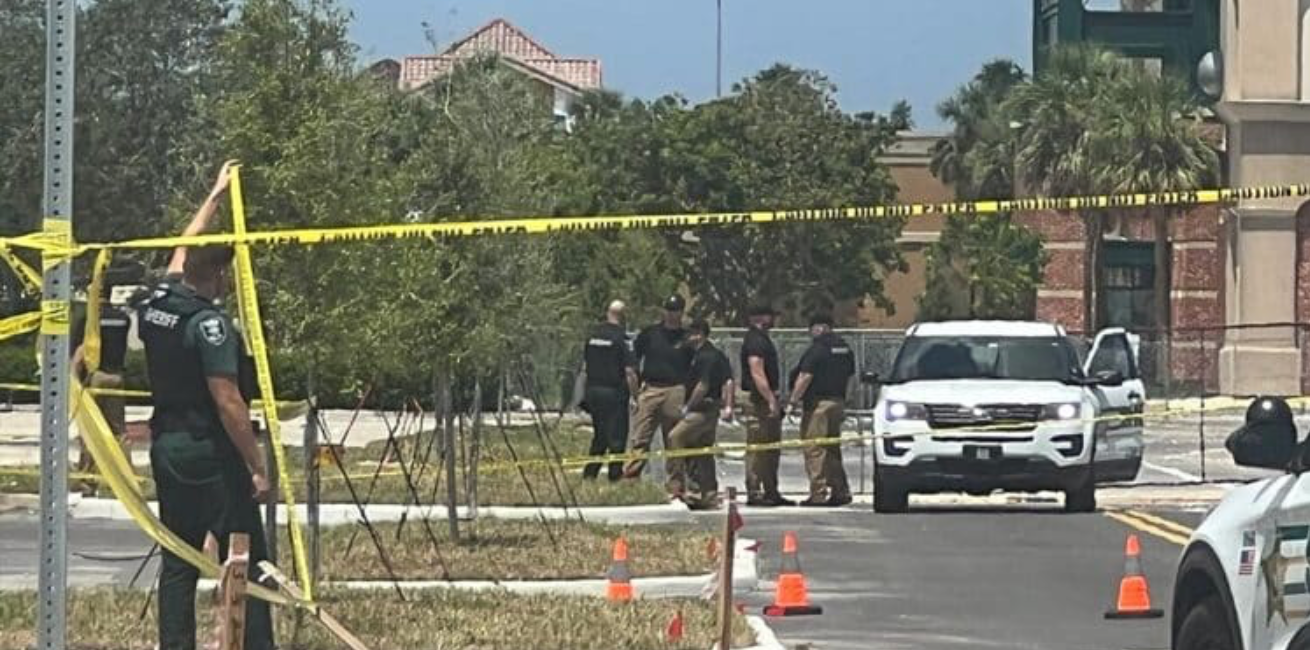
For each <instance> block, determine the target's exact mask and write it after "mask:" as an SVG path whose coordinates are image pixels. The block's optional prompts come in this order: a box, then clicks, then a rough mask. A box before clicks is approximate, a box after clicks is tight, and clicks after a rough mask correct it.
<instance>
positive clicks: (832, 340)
mask: <svg viewBox="0 0 1310 650" xmlns="http://www.w3.org/2000/svg"><path fill="white" fill-rule="evenodd" d="M832 329H833V321H832V317H831V316H829V315H828V314H826V313H818V314H815V315H814V316H812V317H810V335H811V336H813V337H814V340H813V342H812V343H811V344H810V347H809V349H807V350H806V351H805V354H804V355H803V356H802V357H801V362H800V366H799V371H800V372H799V373H798V374H797V378H796V384H795V386H794V387H793V388H792V395H791V404H792V406H793V408H794V407H796V406H798V405H803V406H804V409H803V410H802V415H801V438H803V439H805V440H820V439H827V440H831V439H833V438H838V437H840V436H841V425H842V421H843V420H844V419H845V413H846V410H845V409H846V395H847V394H848V393H850V391H851V383H852V382H851V380H852V378H853V377H854V376H855V355H854V353H853V352H852V351H851V346H850V345H848V344H847V343H846V341H844V340H842V338H841V337H840V336H838V335H837V334H836V333H835V332H833V331H832ZM805 470H806V473H808V474H809V475H810V498H809V499H806V500H805V501H802V502H801V505H803V506H820V507H823V506H828V507H836V506H844V505H846V504H848V503H850V502H851V487H850V483H849V482H848V481H847V480H846V469H845V467H843V466H842V458H841V445H839V444H835V443H832V442H825V443H823V444H816V445H813V446H809V447H806V448H805Z"/></svg>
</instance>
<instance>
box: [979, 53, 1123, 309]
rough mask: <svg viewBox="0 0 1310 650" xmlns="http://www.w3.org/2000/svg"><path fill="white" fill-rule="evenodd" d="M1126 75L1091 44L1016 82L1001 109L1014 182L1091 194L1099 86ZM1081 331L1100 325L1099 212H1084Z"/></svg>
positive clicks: (1054, 56)
mask: <svg viewBox="0 0 1310 650" xmlns="http://www.w3.org/2000/svg"><path fill="white" fill-rule="evenodd" d="M1126 71H1127V67H1126V66H1125V65H1124V64H1123V61H1122V60H1121V59H1120V58H1119V57H1118V56H1116V55H1114V54H1112V53H1110V52H1107V51H1105V50H1103V49H1100V48H1099V47H1096V46H1091V45H1075V46H1069V47H1058V48H1056V49H1055V50H1053V51H1052V52H1051V53H1050V55H1049V57H1048V59H1047V62H1046V69H1045V70H1044V71H1043V72H1042V74H1040V75H1038V76H1037V77H1036V78H1035V79H1033V80H1032V81H1031V82H1030V83H1025V84H1021V85H1020V86H1018V87H1016V88H1015V89H1014V90H1013V91H1012V92H1011V93H1010V97H1009V99H1007V100H1006V103H1005V111H1006V113H1008V114H1009V115H1010V117H1011V119H1012V120H1014V121H1015V122H1016V123H1017V124H1018V125H1019V127H1018V128H1017V131H1018V133H1017V137H1018V141H1017V142H1016V144H1015V167H1016V171H1017V175H1018V177H1019V180H1020V182H1022V183H1023V184H1024V185H1025V186H1026V187H1029V188H1032V189H1033V190H1035V191H1037V192H1041V193H1045V194H1046V195H1048V196H1077V195H1086V194H1092V193H1095V192H1097V191H1098V189H1102V188H1099V187H1098V185H1097V182H1096V179H1095V177H1094V172H1093V170H1094V168H1095V165H1094V153H1093V152H1092V151H1091V147H1090V146H1089V144H1090V135H1091V133H1090V132H1091V130H1092V129H1094V128H1095V119H1094V116H1095V115H1096V112H1097V111H1098V110H1099V108H1098V103H1099V102H1100V101H1101V99H1102V93H1103V91H1104V89H1105V88H1107V87H1110V86H1111V85H1113V84H1115V83H1116V80H1117V79H1118V78H1119V77H1121V76H1122V75H1123V74H1124V73H1125V72H1126ZM1078 216H1079V217H1080V218H1081V219H1082V222H1083V233H1084V248H1083V255H1084V257H1083V259H1084V263H1083V286H1084V295H1085V299H1084V301H1083V327H1084V328H1085V329H1089V330H1090V329H1094V328H1095V327H1096V326H1097V325H1098V324H1099V323H1100V309H1099V308H1098V302H1099V296H1100V286H1101V281H1100V280H1101V271H1100V267H1101V248H1102V246H1101V245H1102V241H1103V233H1104V229H1105V214H1104V212H1102V211H1098V210H1083V211H1081V212H1080V213H1079V214H1078Z"/></svg>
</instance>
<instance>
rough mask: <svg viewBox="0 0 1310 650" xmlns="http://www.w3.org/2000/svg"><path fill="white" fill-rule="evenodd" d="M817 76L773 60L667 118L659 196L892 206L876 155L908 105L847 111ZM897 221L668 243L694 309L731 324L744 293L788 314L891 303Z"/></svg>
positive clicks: (710, 235)
mask: <svg viewBox="0 0 1310 650" xmlns="http://www.w3.org/2000/svg"><path fill="white" fill-rule="evenodd" d="M835 92H836V88H835V87H834V86H833V84H832V83H831V82H829V81H828V80H827V79H826V78H825V77H824V76H823V75H821V74H819V73H817V72H813V71H806V70H797V69H794V68H790V67H787V66H784V65H777V66H774V67H772V68H769V69H767V70H764V71H762V72H760V73H759V74H757V75H755V76H754V77H752V78H750V79H747V80H746V81H744V82H742V83H740V84H737V85H736V86H735V87H734V92H733V94H732V95H731V96H729V97H727V98H725V99H722V100H719V101H714V102H709V103H706V104H703V105H701V106H697V107H695V108H693V109H691V110H690V111H672V110H671V111H669V115H668V116H667V117H666V118H664V119H663V120H662V121H661V124H662V125H664V127H665V128H668V129H671V133H672V135H671V136H670V144H669V148H668V150H667V151H666V152H665V154H664V161H663V171H664V174H665V180H664V181H663V182H664V187H665V191H666V192H667V193H668V194H669V195H671V196H672V197H674V198H675V200H676V201H677V203H678V206H677V207H678V208H679V209H680V210H687V211H705V210H709V211H720V210H723V211H730V210H749V209H759V208H822V207H837V206H848V205H871V204H878V203H883V202H886V201H889V200H892V199H893V198H894V197H895V192H896V189H895V184H894V183H893V181H892V179H891V175H890V173H889V172H888V170H887V168H886V167H885V166H884V165H883V164H881V163H880V162H879V161H878V157H879V156H880V155H881V154H882V153H883V152H884V151H885V150H886V149H887V147H889V146H890V145H891V144H892V143H893V142H894V141H895V134H896V132H897V131H899V130H902V129H905V128H908V126H909V108H908V106H906V105H904V104H900V105H898V106H897V107H896V108H895V109H894V110H893V111H892V112H891V114H890V115H888V116H886V117H883V116H878V115H875V114H872V113H864V114H857V115H851V114H848V113H845V112H843V111H842V110H841V109H840V108H839V107H838V106H837V102H836V99H835ZM902 225H903V220H902V219H898V218H888V219H882V220H878V221H870V222H863V223H841V224H795V225H781V226H767V227H755V226H748V227H745V228H742V227H731V228H721V229H701V230H697V231H695V232H694V233H690V234H688V235H685V236H677V235H676V234H675V235H674V236H672V237H669V238H668V240H669V241H670V243H671V246H673V247H674V248H675V250H677V251H678V253H679V258H680V268H681V272H682V274H683V277H684V278H685V281H686V284H687V286H688V287H689V288H690V290H691V293H692V295H693V298H694V308H695V309H696V310H698V311H699V312H701V313H704V314H707V315H711V316H715V317H717V318H720V319H723V320H727V321H730V322H739V321H740V318H741V315H742V312H743V310H744V308H745V307H746V304H747V303H748V302H750V301H751V300H752V299H753V298H758V299H764V300H769V301H771V302H773V303H775V305H777V306H779V307H783V308H785V309H789V310H806V309H813V308H830V307H832V306H833V305H834V304H835V303H837V302H839V301H845V300H864V299H866V298H867V299H871V300H873V301H874V302H875V304H877V305H879V306H881V307H884V308H888V309H890V308H891V307H892V305H891V303H890V301H888V300H887V299H886V297H885V295H884V294H883V284H884V280H885V278H886V277H887V275H889V274H890V273H893V272H896V271H901V270H903V269H904V261H903V260H902V258H901V255H900V251H899V249H898V247H897V244H896V238H897V236H899V234H900V230H901V226H902Z"/></svg>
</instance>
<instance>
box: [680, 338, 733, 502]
mask: <svg viewBox="0 0 1310 650" xmlns="http://www.w3.org/2000/svg"><path fill="white" fill-rule="evenodd" d="M709 336H710V326H709V323H706V322H705V321H704V320H699V319H698V320H697V321H696V322H694V323H692V324H691V327H690V328H688V330H687V343H688V345H689V346H690V347H691V348H692V349H694V350H695V356H694V357H693V359H692V362H691V373H690V377H689V379H688V380H687V405H686V406H685V407H683V409H682V412H683V416H682V420H681V421H680V422H678V425H677V426H675V427H673V431H671V432H670V433H669V450H670V451H677V450H680V449H704V448H706V447H713V446H714V442H715V435H716V434H717V432H718V426H719V418H720V417H722V418H723V419H725V420H729V419H732V407H733V400H734V391H735V390H736V388H735V387H734V386H733V381H732V364H731V363H729V362H728V357H726V356H724V354H723V352H720V351H719V349H718V348H716V347H714V344H713V343H710V341H709ZM668 468H669V483H668V488H669V494H670V495H671V496H673V497H674V498H676V499H682V501H683V503H686V504H687V507H689V508H691V509H692V510H712V509H714V508H717V507H719V497H718V492H719V478H718V475H717V466H716V465H715V462H714V454H698V455H695V456H689V457H686V458H679V457H673V458H670V459H669V461H668Z"/></svg>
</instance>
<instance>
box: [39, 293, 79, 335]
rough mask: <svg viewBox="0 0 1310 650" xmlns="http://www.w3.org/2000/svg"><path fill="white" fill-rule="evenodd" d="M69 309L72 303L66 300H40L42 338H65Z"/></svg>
mask: <svg viewBox="0 0 1310 650" xmlns="http://www.w3.org/2000/svg"><path fill="white" fill-rule="evenodd" d="M71 309H72V303H70V302H69V301H67V300H42V301H41V334H42V335H44V336H67V335H68V328H69V325H68V321H69V312H70V311H71Z"/></svg>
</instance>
